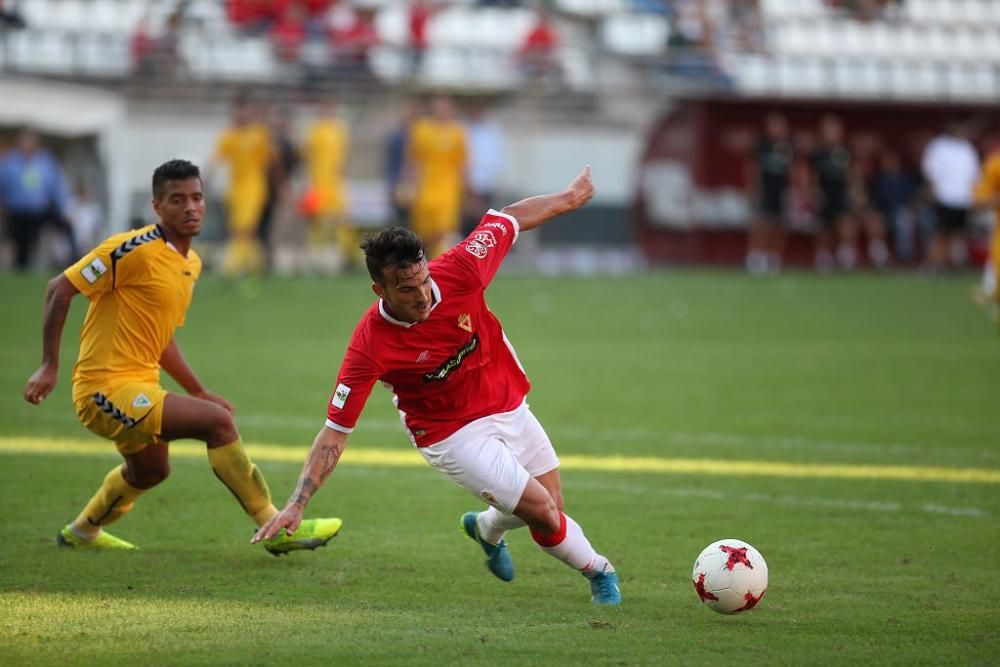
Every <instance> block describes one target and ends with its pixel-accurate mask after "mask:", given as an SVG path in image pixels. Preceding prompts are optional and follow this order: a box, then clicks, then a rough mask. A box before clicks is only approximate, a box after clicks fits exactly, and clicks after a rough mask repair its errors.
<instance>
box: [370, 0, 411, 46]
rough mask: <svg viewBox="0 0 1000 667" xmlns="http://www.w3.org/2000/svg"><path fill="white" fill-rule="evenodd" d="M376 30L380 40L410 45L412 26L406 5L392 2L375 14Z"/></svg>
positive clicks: (384, 42) (395, 44) (399, 44)
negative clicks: (410, 25)
mask: <svg viewBox="0 0 1000 667" xmlns="http://www.w3.org/2000/svg"><path fill="white" fill-rule="evenodd" d="M375 32H376V33H377V34H378V38H379V41H380V42H381V43H383V44H391V45H393V46H409V44H410V27H409V19H408V17H407V13H406V7H404V6H402V5H400V4H396V3H394V4H392V5H390V6H388V7H386V8H385V9H383V10H381V11H379V12H378V13H377V14H376V15H375Z"/></svg>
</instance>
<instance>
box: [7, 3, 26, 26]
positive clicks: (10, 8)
mask: <svg viewBox="0 0 1000 667" xmlns="http://www.w3.org/2000/svg"><path fill="white" fill-rule="evenodd" d="M26 27H28V24H27V23H26V22H25V20H24V17H23V16H21V12H20V11H19V10H18V7H17V4H16V2H14V1H13V0H0V30H2V29H5V28H12V29H17V28H26Z"/></svg>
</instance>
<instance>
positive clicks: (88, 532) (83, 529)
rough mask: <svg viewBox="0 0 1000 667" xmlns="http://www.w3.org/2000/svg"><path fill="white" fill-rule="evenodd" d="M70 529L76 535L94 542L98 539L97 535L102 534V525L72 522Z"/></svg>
mask: <svg viewBox="0 0 1000 667" xmlns="http://www.w3.org/2000/svg"><path fill="white" fill-rule="evenodd" d="M69 529H70V531H71V532H72V533H73V534H74V535H76V536H77V537H79V538H80V539H81V540H84V541H86V542H93V541H94V540H96V539H97V536H98V535H100V534H101V527H100V526H97V527H94V526H90V525H87V526H80V525H79V524H76V523H72V524H70V526H69Z"/></svg>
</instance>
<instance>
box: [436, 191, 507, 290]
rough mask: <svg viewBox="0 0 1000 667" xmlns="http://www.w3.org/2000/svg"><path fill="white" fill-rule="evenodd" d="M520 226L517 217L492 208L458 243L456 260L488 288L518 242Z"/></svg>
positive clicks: (455, 250)
mask: <svg viewBox="0 0 1000 667" xmlns="http://www.w3.org/2000/svg"><path fill="white" fill-rule="evenodd" d="M519 232H520V226H519V225H518V224H517V220H516V219H515V218H514V216H511V215H507V214H506V213H500V212H499V211H494V210H493V209H490V210H489V211H487V212H486V215H484V216H483V218H482V220H480V221H479V224H478V225H477V226H476V228H475V229H473V230H472V233H471V234H469V235H468V236H467V237H466V238H465V240H464V241H462V242H461V243H459V244H458V245H457V246H455V248H454V250H452V251H451V252H453V253H454V256H455V258H456V260H457V263H458V264H460V265H462V266H463V267H465V268H467V269H470V270H471V271H472V273H473V274H474V275H475V276H476V278H477V279H478V280H479V283H480V285H482V287H483V288H484V289H485V288H486V286H487V285H489V284H490V281H491V280H493V276H495V275H496V274H497V271H499V270H500V265H501V264H503V260H504V258H505V257H507V253H508V252H510V249H511V248H512V247H513V246H514V242H515V241H517V235H518V233H519Z"/></svg>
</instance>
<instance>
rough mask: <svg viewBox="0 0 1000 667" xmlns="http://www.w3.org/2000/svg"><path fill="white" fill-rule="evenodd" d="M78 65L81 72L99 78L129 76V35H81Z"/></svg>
mask: <svg viewBox="0 0 1000 667" xmlns="http://www.w3.org/2000/svg"><path fill="white" fill-rule="evenodd" d="M76 65H77V67H79V68H80V70H81V71H83V72H85V73H87V74H91V75H95V76H99V77H105V78H120V77H125V76H128V74H129V72H130V70H131V54H130V53H129V37H128V35H125V34H112V33H104V34H100V33H82V34H80V35H79V43H78V49H77V58H76Z"/></svg>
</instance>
